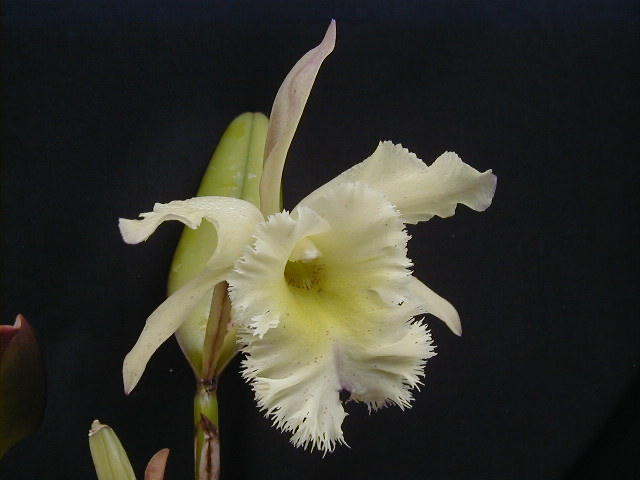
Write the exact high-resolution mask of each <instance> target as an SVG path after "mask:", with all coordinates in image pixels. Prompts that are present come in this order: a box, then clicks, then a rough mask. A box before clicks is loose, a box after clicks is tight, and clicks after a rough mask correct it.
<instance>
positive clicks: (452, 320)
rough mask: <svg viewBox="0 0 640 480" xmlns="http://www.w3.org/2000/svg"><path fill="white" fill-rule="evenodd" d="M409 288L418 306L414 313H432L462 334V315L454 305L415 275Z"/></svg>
mask: <svg viewBox="0 0 640 480" xmlns="http://www.w3.org/2000/svg"><path fill="white" fill-rule="evenodd" d="M409 290H410V292H411V294H412V296H413V298H412V302H413V303H414V306H415V308H416V310H415V311H414V315H417V314H419V313H430V314H432V315H434V316H435V317H437V318H439V319H440V320H442V321H443V322H444V323H445V324H446V325H447V327H449V328H450V329H451V331H452V332H453V333H455V334H456V335H458V336H460V335H462V324H461V323H460V316H459V315H458V312H457V311H456V309H455V308H454V307H453V305H451V304H450V303H449V302H448V301H446V300H445V299H444V298H442V297H441V296H440V295H438V294H437V293H436V292H434V291H433V290H431V289H430V288H429V287H427V286H426V285H425V284H424V283H422V282H421V281H420V280H418V279H417V278H415V277H411V280H410V283H409Z"/></svg>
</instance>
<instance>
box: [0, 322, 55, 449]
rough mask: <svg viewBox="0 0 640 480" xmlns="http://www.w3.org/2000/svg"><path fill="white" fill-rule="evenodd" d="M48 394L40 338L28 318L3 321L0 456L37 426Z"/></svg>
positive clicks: (0, 327) (0, 385)
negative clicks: (5, 322) (37, 339)
mask: <svg viewBox="0 0 640 480" xmlns="http://www.w3.org/2000/svg"><path fill="white" fill-rule="evenodd" d="M46 396H47V386H46V376H45V369H44V362H43V360H42V354H41V352H40V348H39V347H38V342H37V341H36V337H35V334H34V331H33V329H32V328H31V325H29V323H28V322H27V319H26V318H24V316H23V315H18V316H17V317H16V321H15V323H14V325H13V326H10V325H0V458H2V457H3V456H4V454H5V453H6V452H7V450H9V449H10V448H11V447H13V446H14V445H15V444H16V443H18V442H19V441H20V440H22V439H24V438H26V437H28V436H29V435H31V434H33V433H34V432H35V431H36V430H37V429H38V427H39V426H40V424H41V423H42V417H43V416H44V407H45V403H46Z"/></svg>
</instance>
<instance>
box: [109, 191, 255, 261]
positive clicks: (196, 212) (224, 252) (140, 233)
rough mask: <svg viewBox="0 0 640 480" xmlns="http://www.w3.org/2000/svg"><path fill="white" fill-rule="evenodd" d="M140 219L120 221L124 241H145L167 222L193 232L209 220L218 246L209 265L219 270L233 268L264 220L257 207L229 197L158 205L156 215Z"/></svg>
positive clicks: (194, 199) (154, 212) (178, 201)
mask: <svg viewBox="0 0 640 480" xmlns="http://www.w3.org/2000/svg"><path fill="white" fill-rule="evenodd" d="M140 216H141V217H142V219H141V220H127V219H124V218H121V219H120V233H121V234H122V238H123V239H124V241H125V242H127V243H140V242H143V241H145V240H146V239H147V238H149V237H150V236H151V234H152V233H153V232H155V230H156V229H157V228H158V227H159V226H160V224H161V223H162V222H166V221H168V220H177V221H179V222H182V223H184V224H185V225H186V226H188V227H189V228H194V229H195V228H198V226H199V225H200V223H201V222H202V220H203V219H205V220H208V221H210V222H211V223H212V224H213V225H214V226H215V227H216V232H217V239H218V245H217V248H216V250H215V251H214V253H213V255H212V256H211V258H210V259H209V262H208V264H209V265H213V264H215V266H216V268H219V267H222V266H231V265H232V264H233V262H234V261H235V260H236V258H238V256H239V255H240V252H241V251H242V248H244V246H245V245H247V244H248V243H249V240H250V238H251V234H252V233H253V231H254V229H255V226H256V224H258V223H259V222H262V221H263V220H264V218H263V216H262V214H261V213H260V210H258V209H257V208H256V207H255V206H254V205H252V204H251V203H249V202H246V201H244V200H240V199H238V198H230V197H196V198H190V199H189V200H176V201H173V202H170V203H166V204H162V203H156V204H155V205H154V206H153V212H148V213H142V214H140ZM212 241H215V239H212Z"/></svg>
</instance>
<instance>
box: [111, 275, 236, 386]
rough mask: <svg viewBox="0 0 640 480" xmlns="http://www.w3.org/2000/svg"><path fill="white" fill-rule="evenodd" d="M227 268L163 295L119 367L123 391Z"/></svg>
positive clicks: (138, 377) (138, 375)
mask: <svg viewBox="0 0 640 480" xmlns="http://www.w3.org/2000/svg"><path fill="white" fill-rule="evenodd" d="M228 271H229V268H228V267H227V268H220V269H215V268H208V269H206V270H205V271H203V272H202V273H201V274H200V275H198V276H197V277H196V278H194V279H193V280H191V281H190V282H189V283H187V284H186V285H185V286H184V287H182V288H181V289H180V290H178V291H177V292H175V293H174V294H173V295H171V296H170V297H169V298H167V299H166V300H165V301H164V302H163V303H162V305H160V306H159V307H158V308H157V309H156V310H155V312H153V313H152V314H151V316H150V317H149V318H148V319H147V323H146V324H145V326H144V329H143V330H142V333H141V334H140V337H139V338H138V341H137V342H136V344H135V345H134V347H133V349H131V351H130V352H129V353H128V354H127V356H126V357H125V359H124V365H123V367H122V376H123V380H124V390H125V393H127V394H129V393H130V392H131V391H132V390H133V389H134V387H135V386H136V385H137V384H138V381H139V380H140V377H141V376H142V373H143V372H144V370H145V368H146V367H147V363H148V362H149V359H150V358H151V355H153V353H154V352H155V351H156V350H157V349H158V347H159V346H160V345H162V343H163V342H164V341H165V340H166V339H167V338H169V337H170V336H171V335H173V333H174V332H175V331H176V330H177V329H178V328H179V327H180V325H182V323H183V322H184V321H185V320H186V319H187V318H188V317H189V314H190V313H191V311H192V310H193V308H195V306H196V305H197V304H198V302H199V301H200V299H201V298H202V296H203V295H204V294H205V293H206V292H207V291H209V290H210V289H211V288H213V287H214V286H215V285H216V284H217V283H219V282H221V281H222V280H224V277H225V275H226V274H227V273H228Z"/></svg>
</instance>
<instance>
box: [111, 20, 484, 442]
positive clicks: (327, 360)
mask: <svg viewBox="0 0 640 480" xmlns="http://www.w3.org/2000/svg"><path fill="white" fill-rule="evenodd" d="M334 43H335V24H334V23H333V22H332V23H331V25H330V27H329V29H328V31H327V34H326V36H325V38H324V40H323V42H322V43H321V44H320V45H319V46H318V47H316V48H315V49H313V50H311V51H310V52H309V53H307V54H306V55H305V56H304V57H303V58H302V59H301V60H300V61H299V62H298V63H297V64H296V65H295V66H294V68H293V70H292V71H291V72H290V73H289V75H288V76H287V78H286V79H285V81H284V83H283V85H282V86H281V88H280V90H279V91H278V94H277V96H276V100H275V103H274V106H273V110H272V113H271V124H270V127H269V133H268V136H267V142H266V150H265V159H266V160H265V168H264V173H263V178H262V183H261V202H262V203H261V205H262V211H260V210H258V208H256V207H255V206H253V205H252V204H250V203H248V202H246V201H243V200H239V199H233V198H226V197H200V198H192V199H190V200H186V201H177V202H171V203H168V204H166V205H161V204H156V205H155V207H154V211H153V212H151V213H145V214H142V215H141V216H142V219H141V220H121V221H120V228H121V232H122V235H123V237H124V239H125V241H126V242H128V243H138V242H141V241H143V240H146V239H147V238H148V237H149V235H151V233H153V231H155V229H156V228H157V227H158V226H159V225H160V224H161V223H162V222H164V221H167V220H178V221H180V222H182V223H184V224H185V225H188V226H189V227H191V228H197V227H198V225H200V223H201V222H202V220H203V219H204V220H207V221H209V222H211V223H213V224H214V225H215V227H216V229H217V234H218V243H217V247H216V250H215V252H214V254H213V255H212V256H211V258H210V259H209V262H208V265H207V268H206V269H205V270H204V271H203V272H202V273H201V274H200V275H199V276H198V277H196V278H195V279H193V280H192V281H191V282H190V283H188V284H187V285H185V286H184V287H183V288H181V289H180V290H179V291H177V292H176V293H175V294H173V295H172V296H170V297H169V298H168V299H167V300H166V301H165V302H164V303H163V304H162V305H161V306H160V307H159V308H158V309H157V310H156V311H155V312H154V313H153V314H152V315H151V316H150V317H149V319H148V320H147V323H146V326H145V328H144V330H143V332H142V334H141V335H140V338H139V340H138V342H137V343H136V345H135V346H134V348H133V350H132V351H131V352H130V353H129V355H128V356H127V358H126V359H125V363H124V381H125V389H126V391H131V390H132V389H133V388H134V387H135V385H136V384H137V382H138V380H139V379H140V376H141V375H142V372H143V371H144V369H145V366H146V364H147V362H148V360H149V358H150V357H151V355H152V354H153V352H154V351H155V350H156V349H157V348H158V347H159V346H160V344H161V343H162V342H164V341H165V340H166V339H167V338H168V337H169V336H171V335H172V334H173V333H174V332H175V331H176V329H177V328H178V327H179V326H180V325H181V323H182V322H183V321H184V320H185V319H186V318H187V317H188V315H189V313H190V311H191V309H193V308H194V306H195V305H196V304H197V303H198V301H199V300H200V299H201V297H202V296H203V295H205V294H206V293H207V292H210V290H211V288H212V287H213V286H214V285H215V284H217V283H219V282H222V281H226V282H228V283H229V292H230V298H231V302H232V319H233V321H234V322H235V324H236V325H237V326H238V332H239V333H238V335H239V341H240V342H241V344H242V345H243V351H244V353H245V354H246V359H245V360H244V361H243V364H242V368H243V372H242V373H243V376H244V377H245V378H246V379H247V380H248V381H249V382H250V383H251V385H252V387H253V390H254V391H255V395H256V400H257V402H258V405H259V406H260V407H261V408H262V409H263V410H265V411H266V415H267V416H269V417H270V418H272V419H273V421H274V424H275V425H277V426H278V427H279V428H281V429H283V430H285V431H289V432H291V433H292V442H293V443H294V444H295V445H296V446H300V445H302V446H304V447H307V446H310V447H311V448H312V449H314V448H318V449H320V450H323V451H324V452H327V451H331V450H333V449H334V447H335V445H336V444H338V443H344V437H343V433H342V429H341V425H342V421H343V419H344V418H345V416H346V413H345V411H344V408H343V406H342V403H341V400H340V392H341V391H348V392H349V393H350V398H349V399H350V400H354V401H359V402H364V403H366V404H367V405H368V406H369V409H374V410H375V409H378V408H381V407H383V406H385V405H397V406H399V407H400V408H403V409H404V408H407V407H410V402H411V400H412V393H411V390H412V389H413V388H415V387H417V386H418V385H419V384H420V383H421V382H420V379H421V377H422V376H423V374H424V373H423V367H424V365H425V362H426V361H427V359H429V358H430V357H432V356H434V355H435V352H434V349H433V345H432V340H431V336H430V334H429V331H428V330H427V327H426V325H425V324H424V322H423V321H422V320H416V319H415V317H416V316H417V315H420V314H424V313H430V314H433V315H434V316H436V317H438V318H440V319H441V320H443V321H444V322H445V323H446V324H447V325H448V326H449V328H450V329H451V330H452V331H453V332H454V333H456V334H457V335H460V334H461V332H462V329H461V325H460V319H459V317H458V314H457V312H456V310H455V309H454V308H453V307H452V306H451V304H450V303H449V302H447V301H446V300H444V299H443V298H441V297H440V296H439V295H437V294H436V293H434V292H433V291H432V290H431V289H429V288H428V287H427V286H425V285H424V284H423V283H422V282H420V281H419V280H418V279H416V278H415V277H414V276H413V275H412V273H411V271H410V267H411V265H412V263H411V260H409V258H408V257H407V241H408V240H409V236H408V234H407V233H406V231H405V224H407V223H417V222H419V221H424V220H428V219H430V218H431V217H433V216H439V217H449V216H451V215H453V214H454V211H455V208H456V205H457V204H463V205H466V206H468V207H470V208H472V209H473V210H476V211H483V210H485V209H486V208H488V207H489V205H490V204H491V200H492V198H493V194H494V191H495V186H496V178H495V176H494V175H492V173H491V171H490V170H489V171H486V172H484V173H480V172H478V171H477V170H475V169H473V168H471V167H470V166H468V165H466V164H465V163H463V162H462V161H461V160H460V158H459V157H458V156H457V155H456V154H454V153H445V154H443V155H442V156H440V157H439V158H438V159H437V160H436V161H435V162H434V163H433V164H432V165H431V166H427V165H426V164H425V163H423V162H422V161H421V160H419V159H418V158H417V157H416V156H415V155H414V154H413V153H410V152H409V151H408V150H406V149H405V148H403V147H402V146H400V145H394V144H392V143H391V142H381V143H380V144H379V145H378V148H377V149H376V150H375V152H374V153H373V155H371V156H370V157H369V158H367V159H366V160H365V161H363V162H361V163H359V164H357V165H356V166H354V167H352V168H351V169H349V170H347V171H346V172H344V173H342V174H341V175H339V176H338V177H336V178H335V179H333V180H332V181H330V182H329V183H327V184H325V185H324V186H322V187H320V188H319V189H317V190H316V191H314V192H313V193H311V194H310V195H309V196H307V197H306V198H305V199H304V200H302V201H301V202H300V203H299V204H298V205H297V206H296V207H295V208H294V209H293V210H292V211H291V212H287V211H283V212H278V199H279V192H280V178H281V173H282V168H283V165H284V161H285V157H286V154H287V151H288V149H289V145H290V143H291V140H292V138H293V134H294V132H295V129H296V127H297V124H298V121H299V119H300V116H301V114H302V110H303V108H304V105H305V103H306V100H307V98H308V95H309V92H310V90H311V87H312V85H313V81H314V79H315V76H316V74H317V72H318V69H319V67H320V64H321V63H322V61H323V60H324V59H325V58H326V57H327V56H328V55H329V53H330V52H331V51H332V50H333V47H334Z"/></svg>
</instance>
